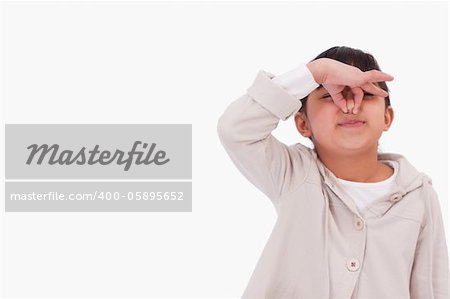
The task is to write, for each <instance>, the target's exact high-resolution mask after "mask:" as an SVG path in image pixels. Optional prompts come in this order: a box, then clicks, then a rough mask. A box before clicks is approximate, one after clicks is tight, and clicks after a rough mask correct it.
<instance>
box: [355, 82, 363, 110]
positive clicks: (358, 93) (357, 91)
mask: <svg viewBox="0 0 450 299" xmlns="http://www.w3.org/2000/svg"><path fill="white" fill-rule="evenodd" d="M352 93H353V100H354V102H355V106H354V107H353V113H354V114H356V113H358V109H359V106H361V102H362V99H363V97H364V91H363V90H362V89H361V88H360V87H353V88H352Z"/></svg>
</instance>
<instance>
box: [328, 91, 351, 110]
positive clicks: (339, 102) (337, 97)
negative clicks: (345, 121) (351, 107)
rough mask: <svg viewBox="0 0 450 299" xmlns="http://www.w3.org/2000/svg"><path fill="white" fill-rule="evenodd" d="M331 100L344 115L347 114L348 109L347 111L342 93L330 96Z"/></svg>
mask: <svg viewBox="0 0 450 299" xmlns="http://www.w3.org/2000/svg"><path fill="white" fill-rule="evenodd" d="M331 98H332V99H333V101H334V103H335V104H336V105H337V106H338V107H339V108H341V110H342V111H343V112H344V113H348V109H347V101H346V99H345V98H344V96H343V95H342V92H340V93H337V94H332V95H331Z"/></svg>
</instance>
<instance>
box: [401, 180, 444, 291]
mask: <svg viewBox="0 0 450 299" xmlns="http://www.w3.org/2000/svg"><path fill="white" fill-rule="evenodd" d="M426 184H428V186H427V187H428V188H429V190H430V193H431V196H430V197H429V198H428V199H429V200H427V201H426V209H425V211H426V212H425V218H424V222H423V225H422V229H421V232H420V234H419V238H418V241H417V245H416V252H415V258H414V263H413V267H412V272H411V282H410V293H411V299H422V298H429V299H448V298H450V297H449V287H450V280H449V262H448V251H447V245H446V240H445V230H444V225H443V221H442V214H441V209H440V206H439V201H438V197H437V194H436V191H434V189H433V188H432V186H431V182H429V183H426Z"/></svg>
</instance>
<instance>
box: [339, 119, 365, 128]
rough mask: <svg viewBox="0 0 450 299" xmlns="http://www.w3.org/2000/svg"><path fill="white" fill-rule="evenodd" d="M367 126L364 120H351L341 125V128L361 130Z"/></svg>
mask: <svg viewBox="0 0 450 299" xmlns="http://www.w3.org/2000/svg"><path fill="white" fill-rule="evenodd" d="M365 124H366V122H365V121H362V120H349V121H346V122H344V123H341V124H339V126H341V127H345V128H360V127H362V126H364V125H365Z"/></svg>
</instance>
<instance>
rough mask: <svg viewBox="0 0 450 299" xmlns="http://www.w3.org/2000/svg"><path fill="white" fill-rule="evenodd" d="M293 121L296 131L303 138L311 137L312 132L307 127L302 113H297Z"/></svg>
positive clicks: (307, 123) (307, 124) (305, 118)
mask: <svg viewBox="0 0 450 299" xmlns="http://www.w3.org/2000/svg"><path fill="white" fill-rule="evenodd" d="M294 119H295V126H296V127H297V130H298V131H299V132H300V134H302V136H303V137H311V136H312V132H311V128H310V125H309V121H308V117H307V116H306V115H305V114H304V113H302V112H297V113H295V116H294Z"/></svg>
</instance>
